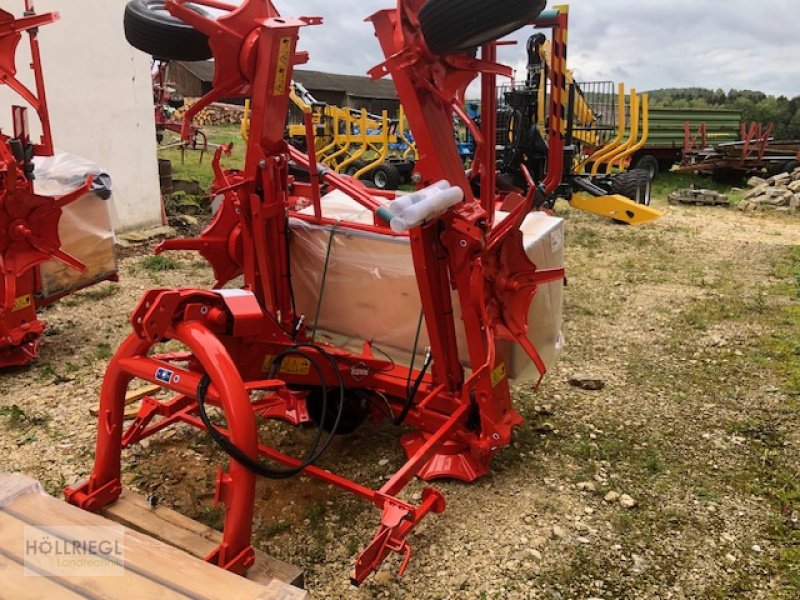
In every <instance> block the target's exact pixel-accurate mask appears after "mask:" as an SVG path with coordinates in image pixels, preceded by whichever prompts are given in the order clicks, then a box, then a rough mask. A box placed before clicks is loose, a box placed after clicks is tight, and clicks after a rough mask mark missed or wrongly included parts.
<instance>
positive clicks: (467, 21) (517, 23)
mask: <svg viewBox="0 0 800 600" xmlns="http://www.w3.org/2000/svg"><path fill="white" fill-rule="evenodd" d="M546 4H547V2H546V0H428V1H427V2H426V3H425V4H424V6H423V7H422V9H421V10H420V12H419V23H420V28H421V29H422V35H423V37H424V38H425V43H426V44H427V45H428V48H429V49H430V51H431V52H433V53H434V54H455V53H458V52H465V51H469V50H471V49H473V48H475V47H477V46H482V45H483V44H486V43H488V42H491V41H494V40H497V39H499V38H501V37H503V36H505V35H508V34H509V33H512V32H514V31H516V30H517V29H519V28H520V27H524V26H525V25H527V24H528V23H530V22H531V21H533V20H534V19H536V17H538V16H539V13H541V12H542V10H544V7H545V5H546Z"/></svg>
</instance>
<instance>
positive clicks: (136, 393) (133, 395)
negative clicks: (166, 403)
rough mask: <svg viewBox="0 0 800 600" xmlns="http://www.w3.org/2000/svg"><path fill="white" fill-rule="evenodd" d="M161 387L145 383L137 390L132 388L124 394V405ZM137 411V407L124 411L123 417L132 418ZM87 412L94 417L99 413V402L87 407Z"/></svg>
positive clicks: (128, 404) (153, 392)
mask: <svg viewBox="0 0 800 600" xmlns="http://www.w3.org/2000/svg"><path fill="white" fill-rule="evenodd" d="M160 389H161V387H160V386H158V385H146V386H144V387H141V388H139V389H138V390H132V391H130V392H128V393H127V394H125V406H130V405H131V404H133V403H134V402H138V401H139V400H141V399H142V398H144V397H145V396H149V395H150V394H155V393H157V392H158V391H159V390H160ZM138 412H139V409H138V408H132V409H128V410H126V411H125V418H126V419H133V418H134V417H135V416H136V414H137V413H138ZM89 414H90V415H92V416H93V417H96V416H97V415H99V414H100V404H99V403H98V404H95V405H94V406H92V407H91V408H89Z"/></svg>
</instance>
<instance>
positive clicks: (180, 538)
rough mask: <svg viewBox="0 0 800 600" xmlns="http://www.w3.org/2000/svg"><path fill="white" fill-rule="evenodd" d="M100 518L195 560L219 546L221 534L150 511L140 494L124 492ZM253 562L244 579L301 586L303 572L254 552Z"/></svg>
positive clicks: (175, 514) (166, 512)
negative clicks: (146, 536)
mask: <svg viewBox="0 0 800 600" xmlns="http://www.w3.org/2000/svg"><path fill="white" fill-rule="evenodd" d="M103 514H104V515H105V516H107V517H108V518H109V519H111V520H112V521H116V522H118V523H121V524H123V525H125V526H126V527H130V528H131V529H135V530H136V531H141V532H142V533H146V534H147V535H150V536H152V537H154V538H155V539H157V540H160V541H162V542H165V543H167V544H171V545H173V546H175V547H176V548H180V549H181V550H184V551H185V552H188V553H189V554H192V555H193V556H196V557H198V558H205V557H206V556H208V555H209V554H210V553H211V552H212V551H213V550H214V548H216V547H217V546H218V545H219V544H220V543H221V542H222V533H220V532H219V531H217V530H216V529H212V528H211V527H208V526H206V525H203V524H202V523H198V522H197V521H195V520H194V519H190V518H189V517H187V516H185V515H182V514H180V513H178V512H176V511H174V510H172V509H171V508H168V507H165V506H158V507H156V508H151V507H150V505H149V504H148V503H147V501H146V500H145V499H144V498H143V497H142V496H141V495H139V494H135V493H132V492H130V491H124V492H123V493H122V496H120V498H119V500H117V501H116V502H115V503H114V504H111V505H110V506H107V507H105V508H104V509H103ZM255 552H256V562H255V564H254V565H253V566H252V567H251V568H250V570H249V571H248V573H247V578H248V579H250V580H252V581H256V582H259V583H263V584H267V583H269V582H270V581H272V580H273V579H277V580H278V581H283V582H286V583H288V584H291V585H293V586H297V587H302V586H303V571H302V569H300V568H298V567H295V566H294V565H290V564H289V563H286V562H283V561H282V560H278V559H277V558H274V557H272V556H270V555H269V554H267V553H265V552H262V551H261V550H256V551H255Z"/></svg>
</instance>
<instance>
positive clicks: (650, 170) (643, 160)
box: [633, 154, 660, 182]
mask: <svg viewBox="0 0 800 600" xmlns="http://www.w3.org/2000/svg"><path fill="white" fill-rule="evenodd" d="M633 168H634V169H641V170H643V171H647V174H648V175H649V176H650V181H651V182H652V181H655V178H656V176H658V172H659V170H660V165H659V164H658V159H657V158H656V157H655V156H653V155H652V154H645V155H644V156H641V157H639V158H637V159H636V161H635V162H634V163H633Z"/></svg>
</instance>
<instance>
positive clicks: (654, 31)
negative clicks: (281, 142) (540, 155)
mask: <svg viewBox="0 0 800 600" xmlns="http://www.w3.org/2000/svg"><path fill="white" fill-rule="evenodd" d="M274 2H275V5H276V7H277V8H278V10H279V11H281V13H282V14H283V15H285V16H299V15H309V16H322V17H324V19H325V24H324V25H322V26H320V27H308V28H306V29H305V30H304V31H302V33H301V44H300V47H301V48H302V49H304V50H308V51H310V53H311V62H310V63H309V64H308V65H307V66H306V67H301V68H309V69H316V70H321V71H329V72H334V73H347V74H356V75H363V74H366V72H367V71H368V70H369V69H370V68H371V67H372V66H374V65H375V64H377V63H378V62H380V58H381V54H380V49H379V46H378V43H377V40H376V39H375V37H374V34H373V29H372V27H371V25H370V24H369V23H365V22H364V21H363V19H364V18H366V17H367V16H369V15H370V14H372V13H373V12H375V11H377V10H380V9H382V8H388V7H392V6H394V3H393V2H392V0H303V1H298V0H274ZM553 5H555V3H554V2H552V1H551V2H548V6H553ZM569 6H570V32H569V65H570V68H572V70H573V71H574V72H575V73H576V79H577V80H578V81H601V80H614V81H623V82H625V83H626V84H628V86H633V87H635V88H637V89H639V90H642V91H644V90H651V89H658V88H664V87H693V86H699V87H707V88H711V89H717V88H722V89H723V90H725V91H727V90H729V89H731V88H736V89H756V90H761V91H763V92H766V93H769V94H775V95H781V94H783V95H786V96H789V97H793V96H800V2H798V0H758V1H757V2H753V0H572V1H571V2H569ZM530 32H531V30H530V28H527V29H526V30H525V31H524V32H518V33H517V34H515V35H513V36H512V37H513V39H517V40H519V41H520V42H524V40H525V39H527V37H528V36H529V35H530ZM524 54H525V49H524V44H520V45H517V46H511V47H508V48H503V49H501V53H500V59H501V62H504V63H505V64H508V65H511V66H512V67H514V68H516V69H520V71H519V76H520V77H524V66H525V58H524Z"/></svg>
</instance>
